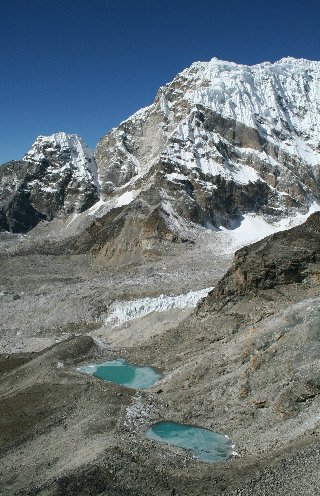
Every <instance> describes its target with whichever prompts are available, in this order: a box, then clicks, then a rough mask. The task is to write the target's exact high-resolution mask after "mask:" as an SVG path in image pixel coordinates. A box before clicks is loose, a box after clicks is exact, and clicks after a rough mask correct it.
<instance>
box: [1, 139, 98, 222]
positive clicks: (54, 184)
mask: <svg viewBox="0 0 320 496" xmlns="http://www.w3.org/2000/svg"><path fill="white" fill-rule="evenodd" d="M0 185H1V188H0V230H8V231H12V232H26V231H28V230H30V229H32V228H33V227H34V226H35V225H36V224H37V223H38V222H39V221H40V220H48V221H50V220H52V219H53V218H54V217H65V216H67V215H69V214H70V213H73V212H82V211H84V210H86V209H87V208H89V207H91V205H93V203H95V202H96V201H97V200H98V197H99V183H98V175H97V167H96V163H95V160H94V157H93V153H92V152H91V151H90V150H89V149H88V147H87V146H86V145H85V143H84V142H83V140H82V139H81V138H80V137H79V136H77V135H70V134H65V133H56V134H53V135H52V136H47V137H46V136H39V137H38V138H37V140H36V141H35V143H34V144H33V146H32V148H31V149H30V151H29V152H28V153H27V154H26V155H25V157H24V159H23V160H22V161H13V162H9V163H8V164H5V165H4V166H2V167H1V168H0Z"/></svg>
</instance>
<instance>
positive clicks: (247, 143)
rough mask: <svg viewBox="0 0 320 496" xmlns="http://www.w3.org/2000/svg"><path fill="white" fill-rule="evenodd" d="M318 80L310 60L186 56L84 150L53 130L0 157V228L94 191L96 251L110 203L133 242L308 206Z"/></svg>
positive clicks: (69, 208) (65, 209) (314, 199)
mask: <svg viewBox="0 0 320 496" xmlns="http://www.w3.org/2000/svg"><path fill="white" fill-rule="evenodd" d="M319 84H320V63H319V62H311V61H307V60H296V59H292V58H286V59H282V60H280V61H278V62H276V63H274V64H271V63H268V62H267V63H263V64H258V65H255V66H244V65H238V64H234V63H230V62H223V61H220V60H217V59H212V60H211V61H209V62H196V63H194V64H192V65H191V67H189V68H188V69H186V70H184V71H183V72H182V73H180V74H178V75H177V77H176V78H175V79H174V80H173V81H172V82H171V83H169V84H167V85H166V86H164V87H162V88H160V90H159V91H158V94H157V96H156V98H155V101H154V103H153V104H152V105H151V106H149V107H147V108H145V109H142V110H140V111H138V112H137V113H136V114H134V115H133V116H132V117H130V118H129V119H128V120H126V121H124V122H122V123H121V124H120V125H119V126H118V127H117V128H115V129H113V130H111V131H110V132H109V133H108V134H107V135H106V136H105V137H103V138H102V139H101V140H100V141H99V143H98V145H97V148H96V150H95V153H94V156H93V154H92V152H90V151H89V150H88V148H87V147H86V146H85V144H84V143H83V141H82V140H81V138H79V137H78V136H73V135H66V134H64V133H57V134H55V135H53V136H50V137H39V138H38V139H37V141H36V142H35V144H34V145H33V147H32V149H31V150H30V152H28V153H27V154H26V156H25V157H24V159H23V161H19V162H10V163H8V164H6V165H5V166H3V167H2V168H1V169H0V180H1V184H2V189H1V197H0V205H1V213H0V222H1V226H0V228H1V229H2V230H11V231H15V232H25V231H27V230H29V229H31V228H32V227H33V226H35V225H36V224H37V223H38V222H39V221H40V220H43V219H44V220H51V219H52V218H54V217H60V218H64V217H66V216H67V215H68V214H70V213H81V212H83V211H86V210H87V211H88V209H89V208H90V207H91V206H92V205H94V203H95V202H97V201H98V200H100V202H99V203H96V207H94V209H93V210H91V211H89V212H90V219H91V218H93V219H98V224H99V226H100V227H101V229H100V231H99V232H100V234H99V236H98V238H99V244H98V248H97V246H95V249H96V250H97V249H98V250H99V249H101V250H102V251H103V250H104V251H106V249H105V244H106V243H107V244H108V239H109V237H110V236H109V234H108V233H107V231H108V228H106V223H109V224H108V225H110V222H112V220H110V219H112V218H114V217H117V218H118V214H117V213H116V212H114V213H111V214H110V211H112V210H114V208H119V209H120V210H119V211H118V213H119V214H120V216H121V217H123V218H122V220H121V222H120V224H121V225H122V227H123V229H125V232H124V238H127V237H128V236H129V234H130V233H129V232H127V231H128V230H130V229H131V227H132V225H134V228H135V230H136V232H137V233H138V234H137V235H136V236H135V241H134V240H132V243H131V245H134V244H135V245H136V246H137V245H139V249H140V250H142V252H143V251H144V250H145V247H146V246H147V247H148V248H147V251H148V250H149V251H152V250H153V244H154V242H156V243H159V242H161V241H164V242H166V241H179V240H180V241H181V240H183V239H184V235H183V230H184V227H185V223H186V222H187V223H188V222H190V221H191V222H193V223H196V224H198V225H201V226H205V227H209V228H211V229H212V228H213V229H216V228H220V227H224V228H231V229H233V228H234V226H235V224H236V223H237V222H238V221H239V219H240V221H241V216H243V215H246V214H247V213H255V214H259V215H264V216H266V217H267V218H268V219H270V220H271V221H272V220H276V219H281V218H283V217H286V216H289V215H295V214H296V213H297V212H300V213H306V212H307V211H308V209H309V208H310V207H311V206H313V208H318V205H319V203H320V193H319V185H320V117H319V116H320V113H319V108H320V96H319V91H318V88H319ZM98 176H99V177H98ZM93 222H95V221H94V220H93ZM87 227H88V223H86V224H85V227H84V228H83V230H84V229H85V228H87ZM90 229H91V230H92V229H94V230H97V229H96V227H94V226H91V228H90ZM111 231H112V232H113V231H116V232H117V233H120V232H122V228H121V227H119V226H118V225H117V226H115V229H113V228H111ZM103 232H104V233H105V234H107V237H108V239H106V240H104V234H103ZM89 244H90V243H89ZM88 249H90V246H88Z"/></svg>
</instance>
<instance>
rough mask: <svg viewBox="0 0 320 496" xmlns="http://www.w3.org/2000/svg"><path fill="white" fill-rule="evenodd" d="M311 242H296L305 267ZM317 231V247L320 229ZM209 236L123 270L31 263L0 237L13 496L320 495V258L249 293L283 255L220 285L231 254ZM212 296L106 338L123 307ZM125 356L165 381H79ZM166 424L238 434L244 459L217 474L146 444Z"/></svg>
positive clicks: (6, 447) (0, 368) (86, 261)
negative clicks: (109, 321)
mask: <svg viewBox="0 0 320 496" xmlns="http://www.w3.org/2000/svg"><path fill="white" fill-rule="evenodd" d="M299 229H300V228H296V231H294V230H293V231H292V233H293V234H292V236H293V238H292V243H294V246H295V247H296V252H297V251H299V247H300V251H301V253H302V248H303V246H302V244H299V243H300V242H299V237H300V239H302V238H303V237H302V231H301V229H300V230H299ZM309 229H312V230H313V231H312V232H314V233H315V234H314V236H315V238H314V239H317V238H316V236H318V234H317V232H320V230H319V229H318V227H317V219H316V221H315V224H314V225H313V226H311V227H310V226H309ZM197 236H199V237H198V238H197ZM197 236H195V239H194V240H193V243H189V244H187V245H186V244H179V243H177V244H172V246H171V250H170V251H169V250H168V251H167V252H164V253H163V254H162V255H161V256H160V255H159V257H158V258H157V259H153V260H150V259H147V258H145V259H141V260H139V261H137V262H136V263H135V264H133V263H132V264H131V265H127V266H126V265H124V264H122V265H120V264H119V265H116V264H113V265H106V264H105V263H103V262H102V261H101V260H99V261H97V260H96V259H94V258H93V256H92V255H71V254H69V255H56V256H54V255H43V254H39V253H36V252H35V253H34V254H31V253H30V252H29V253H28V254H22V253H23V252H21V250H20V251H19V246H21V245H23V240H22V241H21V243H20V242H19V239H18V238H17V237H10V236H5V237H4V238H5V239H3V240H2V243H1V245H0V251H1V253H2V255H1V262H0V263H1V269H0V270H1V281H0V285H1V286H0V300H1V301H0V305H1V306H0V308H1V328H0V329H1V331H0V353H1V355H0V372H1V379H0V397H1V402H0V415H1V423H0V446H1V452H0V456H1V461H0V480H1V483H0V488H1V489H0V494H1V496H7V495H8V496H9V495H10V496H13V495H25V496H27V495H28V496H31V495H32V496H33V495H42V496H44V495H46V496H49V495H50V496H66V495H70V496H73V495H81V496H85V495H88V496H89V495H91V496H95V495H103V496H110V495H111V496H112V495H114V496H120V495H126V496H127V495H128V496H129V495H130V496H149V495H151V494H153V495H159V496H160V495H161V496H162V495H176V496H177V495H180V496H182V495H185V496H187V495H195V496H200V495H201V496H204V495H210V496H215V495H221V496H235V495H248V496H256V495H267V496H268V495H277V496H282V495H283V496H289V495H290V496H296V495H299V496H301V495H315V494H318V493H319V492H320V476H319V470H318V467H319V455H320V445H319V422H320V417H319V411H320V404H319V401H320V399H319V398H320V397H319V391H320V368H319V351H320V350H319V343H320V341H319V329H320V312H319V308H320V306H319V303H320V294H319V287H320V279H319V260H318V258H319V251H318V252H317V250H316V249H315V253H314V254H313V256H312V257H311V258H310V260H309V259H308V260H307V261H306V258H303V257H302V256H301V257H300V258H299V257H298V258H297V259H296V263H298V262H299V260H300V262H299V263H300V265H295V270H296V273H299V274H300V273H301V274H303V277H302V276H301V277H302V279H303V280H301V281H299V282H295V281H294V282H291V281H290V282H286V281H283V280H282V279H281V277H282V276H281V273H282V272H281V270H284V271H285V269H282V268H281V266H280V265H278V267H277V269H278V271H277V277H275V278H273V279H272V278H271V279H272V280H273V281H274V284H273V285H272V284H271V285H270V284H269V285H268V287H264V288H262V287H252V285H254V284H255V283H254V282H252V281H250V284H249V283H248V284H249V286H250V287H248V288H246V289H245V290H243V289H241V290H240V289H239V288H243V286H242V284H243V279H242V278H241V274H242V272H241V270H242V268H246V263H247V262H246V261H247V260H249V263H250V267H251V269H252V273H253V274H256V275H257V274H260V276H259V277H258V276H257V278H256V279H254V281H255V280H259V281H260V282H261V280H262V279H263V277H264V276H263V274H262V273H263V270H264V268H263V267H261V266H260V265H259V264H261V261H260V260H261V256H260V253H261V250H265V252H266V253H269V254H270V257H271V258H272V250H273V249H274V250H277V251H278V250H279V241H277V243H278V244H277V243H274V237H271V238H269V241H268V240H267V241H263V242H259V243H260V244H259V243H256V244H255V245H253V246H252V249H249V250H248V253H247V254H245V255H243V256H244V260H243V261H239V256H238V258H237V259H236V261H235V263H234V265H233V266H232V267H231V268H230V270H229V271H228V273H227V275H226V276H225V277H224V278H223V279H222V281H221V282H219V283H218V280H219V279H220V278H221V277H222V276H223V274H224V273H225V272H226V271H227V269H228V268H229V267H230V265H231V259H230V256H223V255H222V254H221V253H220V254H219V252H218V250H217V247H216V246H215V244H214V233H210V232H206V234H205V231H200V230H199V231H198V233H197ZM276 236H278V237H277V238H276V239H278V240H279V239H280V237H281V234H279V235H276ZM204 240H206V242H205V243H204ZM28 242H29V241H28ZM29 243H30V246H29V248H28V249H29V250H31V247H32V243H31V242H29ZM262 243H264V244H262ZM319 246H320V243H319ZM261 247H264V248H261ZM273 247H274V248H273ZM303 249H304V248H303ZM318 250H319V249H318ZM317 253H318V254H317ZM248 257H249V258H248ZM317 257H318V258H317ZM240 258H241V257H240ZM257 260H259V262H257ZM263 260H266V262H265V263H268V259H263ZM305 264H306V265H305ZM239 267H240V269H239ZM243 270H244V269H243ZM259 271H260V272H259ZM283 273H284V272H283ZM235 274H236V276H235ZM237 274H238V275H237ZM261 274H262V275H261ZM238 276H239V277H238ZM269 276H270V273H269ZM279 278H280V279H279ZM269 279H270V277H269ZM260 282H259V284H260ZM212 286H216V289H215V290H214V291H213V293H212V294H211V295H210V296H209V297H208V298H206V300H204V302H203V303H200V304H199V305H198V308H197V309H196V311H195V310H192V309H188V308H185V309H182V310H178V309H171V310H169V311H164V312H159V313H151V314H148V315H146V316H144V317H142V318H140V319H135V320H132V321H128V322H126V323H124V324H122V325H121V326H118V327H111V326H108V325H106V316H107V315H108V311H109V308H110V305H111V304H112V303H113V302H115V301H129V300H135V299H138V298H143V297H146V296H148V297H156V296H159V295H161V294H165V295H179V294H182V293H187V292H189V291H196V290H199V289H203V288H205V287H212ZM224 288H228V289H227V290H226V289H224ZM219 295H220V296H219ZM226 295H227V296H226ZM225 297H227V298H228V301H227V304H225V305H224V306H223V307H222V308H220V307H219V305H220V303H221V302H223V301H224V300H223V298H225ZM220 306H221V305H220ZM119 356H121V357H124V358H126V359H127V360H128V361H130V362H132V363H137V364H144V365H151V366H155V367H158V368H159V369H160V370H162V371H163V378H162V379H161V380H160V381H159V382H158V383H157V384H155V385H154V386H153V387H151V388H149V389H148V390H146V391H137V392H136V391H134V390H130V389H127V388H125V387H121V386H117V385H114V384H110V383H107V382H103V381H100V380H97V379H95V378H93V377H90V376H87V375H85V374H82V373H79V372H77V371H76V370H75V368H76V367H77V366H79V365H80V364H86V363H92V362H94V361H102V360H105V359H108V358H116V357H119ZM159 420H173V421H181V422H185V423H188V424H194V425H199V426H202V427H208V428H211V429H213V430H215V431H217V432H220V433H224V434H227V435H228V436H229V437H230V439H231V440H232V442H233V443H234V451H235V453H236V454H235V455H234V456H233V457H232V458H230V459H229V460H228V461H227V462H223V463H218V464H208V463H204V462H199V461H197V460H195V459H194V458H193V457H192V454H191V453H189V452H188V451H185V450H182V449H180V448H175V447H173V446H169V445H165V444H159V443H156V442H154V441H150V440H146V439H145V438H144V436H143V434H144V432H145V430H146V429H147V428H148V427H150V425H151V424H152V423H153V422H156V421H159Z"/></svg>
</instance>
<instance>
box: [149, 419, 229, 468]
mask: <svg viewBox="0 0 320 496" xmlns="http://www.w3.org/2000/svg"><path fill="white" fill-rule="evenodd" d="M145 437H146V438H147V439H152V440H153V441H159V442H161V443H167V444H172V445H173V446H178V447H180V448H185V449H188V450H191V451H192V452H193V454H194V456H195V458H197V459H198V460H201V461H205V462H210V463H216V462H220V461H224V460H227V459H228V458H230V456H231V455H232V446H231V442H230V439H229V438H228V437H227V436H224V435H223V434H217V433H216V432H213V431H211V430H209V429H203V428H201V427H195V426H191V425H184V424H179V423H176V422H159V423H157V424H154V425H153V426H152V427H150V429H148V430H147V431H146V432H145Z"/></svg>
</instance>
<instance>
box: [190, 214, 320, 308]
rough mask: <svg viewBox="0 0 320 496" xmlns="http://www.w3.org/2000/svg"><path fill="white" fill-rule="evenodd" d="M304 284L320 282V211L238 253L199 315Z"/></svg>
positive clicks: (201, 304)
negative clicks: (246, 297) (273, 290)
mask: <svg viewBox="0 0 320 496" xmlns="http://www.w3.org/2000/svg"><path fill="white" fill-rule="evenodd" d="M303 282H308V283H309V284H319V283H320V212H315V213H314V214H312V215H311V216H310V217H309V218H308V220H307V221H306V222H305V223H304V224H302V225H300V226H297V227H294V228H292V229H289V230H288V231H282V232H278V233H276V234H273V235H271V236H268V237H267V238H264V239H262V240H261V241H258V242H257V243H254V244H253V245H249V246H245V247H244V248H242V249H241V250H239V251H237V252H236V254H235V258H234V262H233V264H232V267H231V268H230V269H229V270H228V272H227V273H226V275H225V276H224V277H223V278H222V279H221V280H220V281H219V283H218V284H217V286H216V287H215V288H214V289H213V290H212V291H211V293H209V295H208V297H207V298H205V299H204V300H202V302H201V303H200V304H199V306H198V312H200V313H203V312H206V311H209V312H212V311H213V312H214V311H218V310H219V309H221V308H222V307H224V306H225V305H226V304H228V303H230V302H231V303H232V302H236V301H238V300H239V299H241V297H243V296H244V295H248V294H252V295H255V294H257V293H259V292H260V291H263V290H266V289H272V288H274V287H276V286H283V285H284V286H285V285H289V284H301V283H303Z"/></svg>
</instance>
